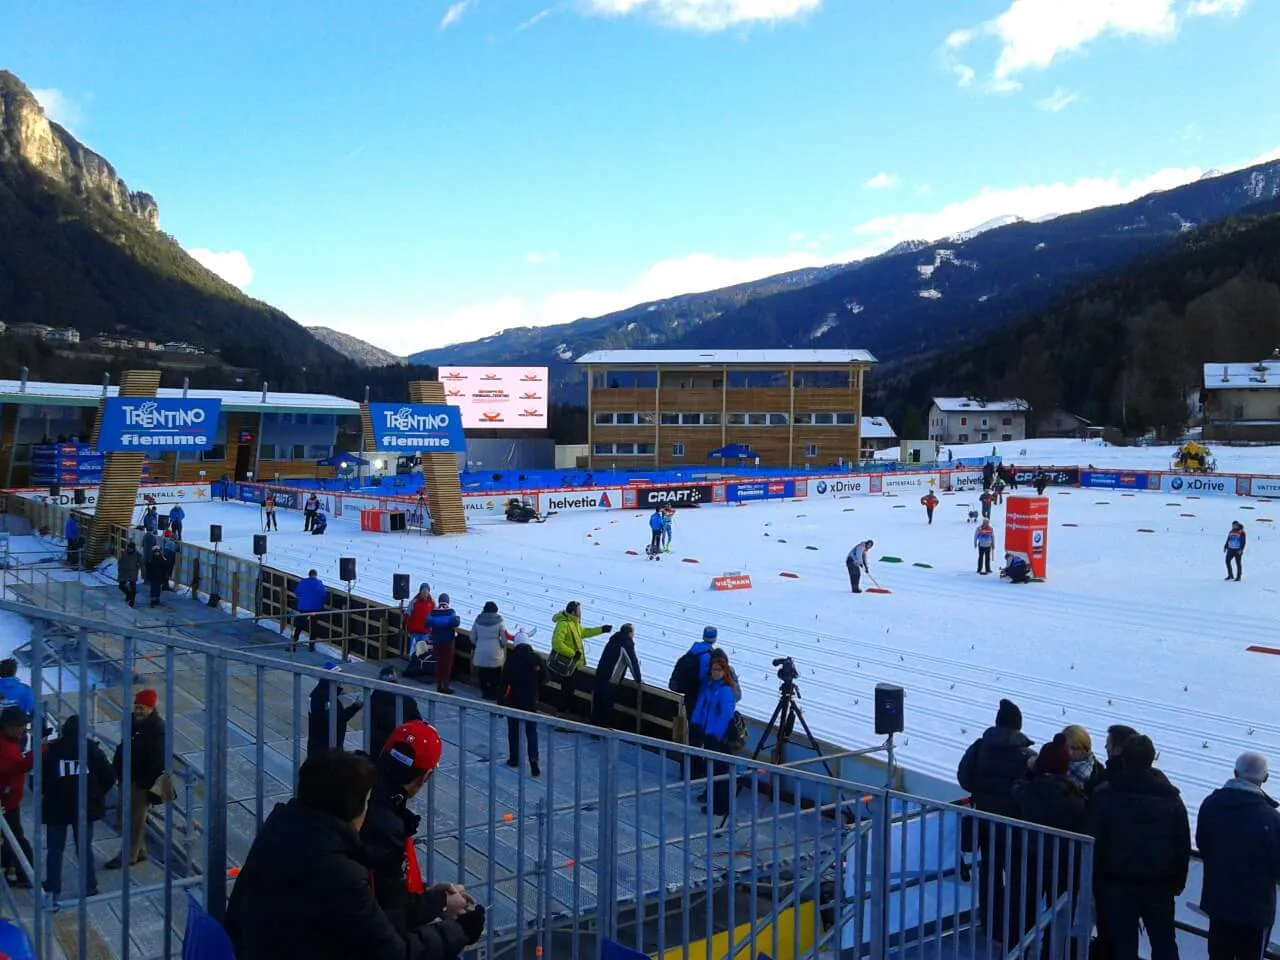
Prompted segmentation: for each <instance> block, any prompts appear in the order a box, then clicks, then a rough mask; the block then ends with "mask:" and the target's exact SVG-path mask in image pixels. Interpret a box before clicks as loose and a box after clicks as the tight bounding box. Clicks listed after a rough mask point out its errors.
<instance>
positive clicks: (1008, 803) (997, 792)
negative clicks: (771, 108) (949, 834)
mask: <svg viewBox="0 0 1280 960" xmlns="http://www.w3.org/2000/svg"><path fill="white" fill-rule="evenodd" d="M1034 756H1035V753H1034V751H1033V750H1032V749H1031V740H1029V739H1028V738H1027V736H1026V735H1025V734H1023V732H1022V711H1021V710H1019V709H1018V705H1017V704H1016V703H1014V702H1013V701H1012V700H1001V701H1000V708H999V710H998V711H997V712H996V725H995V726H994V727H988V728H987V729H986V731H985V732H984V733H983V734H982V736H981V737H979V738H978V739H977V740H975V741H974V742H973V743H972V744H971V745H970V746H969V749H968V750H966V751H965V752H964V756H963V757H962V758H961V759H960V766H959V767H958V768H957V769H956V780H957V782H958V783H959V784H960V786H961V787H962V788H963V789H965V790H968V791H969V794H970V795H971V796H972V797H973V805H974V807H976V808H977V809H978V810H981V811H983V812H984V813H995V814H999V815H1000V816H1002V817H1016V816H1017V815H1018V807H1017V804H1016V803H1015V802H1014V799H1013V787H1014V784H1016V783H1018V782H1020V781H1022V780H1026V779H1027V777H1028V776H1029V774H1030V769H1031V761H1032V758H1033V757H1034ZM972 830H973V828H972V827H968V828H966V832H965V836H964V837H962V838H961V839H962V843H966V844H970V845H971V844H973V842H974V841H975V840H976V842H977V850H976V852H977V853H978V899H979V906H980V909H981V913H982V923H983V925H984V926H985V927H986V930H987V932H988V935H989V936H990V937H992V938H993V939H995V940H998V941H1000V942H1001V943H1007V942H1009V938H1008V935H1009V933H1010V932H1016V931H1010V930H1007V929H1006V924H1005V918H1006V915H1008V916H1010V917H1016V916H1018V915H1019V911H1018V910H1017V909H1014V910H1011V911H1006V909H1005V900H1006V891H1008V895H1010V896H1011V895H1013V893H1014V891H1016V890H1018V889H1020V886H1021V883H1020V881H1021V874H1020V872H1018V871H1017V868H1018V866H1019V865H1018V864H1017V863H1015V864H1014V868H1015V869H1014V870H1013V871H1010V875H1009V876H1007V877H1006V876H1005V862H1006V859H1007V854H1008V851H1009V839H1010V837H1011V836H1012V831H1011V829H1010V828H1006V827H1002V826H996V827H988V824H987V823H986V821H979V823H978V826H977V831H976V832H977V836H976V838H975V837H973V836H972ZM969 849H970V850H971V851H972V847H971V846H970V848H969ZM1015 872H1017V873H1018V875H1016V876H1015V875H1014V873H1015Z"/></svg>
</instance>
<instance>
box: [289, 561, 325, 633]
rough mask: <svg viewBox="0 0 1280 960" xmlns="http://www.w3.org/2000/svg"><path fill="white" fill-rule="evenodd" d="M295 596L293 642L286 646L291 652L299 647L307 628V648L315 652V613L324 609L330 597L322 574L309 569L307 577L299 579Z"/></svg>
mask: <svg viewBox="0 0 1280 960" xmlns="http://www.w3.org/2000/svg"><path fill="white" fill-rule="evenodd" d="M293 593H294V596H295V597H296V598H297V599H296V602H297V607H296V608H295V610H296V612H295V613H294V615H293V642H292V643H290V644H289V646H288V647H287V648H286V649H287V650H288V652H289V653H292V652H293V651H294V650H297V649H298V640H299V639H300V638H301V637H302V628H303V626H304V625H305V626H306V628H307V637H308V643H307V649H308V650H310V651H312V652H314V651H315V649H316V617H315V615H316V614H317V613H319V612H320V611H321V610H323V609H324V605H325V601H326V600H328V599H329V591H328V590H326V589H325V585H324V581H322V580H321V579H320V575H319V574H318V573H316V571H314V570H308V571H307V575H306V577H304V578H303V579H301V580H299V581H298V585H297V586H296V587H294V590H293Z"/></svg>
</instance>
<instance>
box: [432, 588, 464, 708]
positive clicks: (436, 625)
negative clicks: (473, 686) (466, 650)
mask: <svg viewBox="0 0 1280 960" xmlns="http://www.w3.org/2000/svg"><path fill="white" fill-rule="evenodd" d="M461 624H462V620H461V619H459V617H458V614H457V611H455V610H454V609H453V607H451V606H450V605H449V595H448V594H447V593H442V594H440V601H439V602H438V603H437V604H436V608H435V609H434V610H432V611H431V614H430V615H429V616H428V617H427V631H428V632H429V633H430V634H431V652H432V654H433V655H434V656H435V661H436V692H437V693H453V687H452V686H451V685H450V684H451V681H452V680H453V654H454V651H455V650H456V649H457V639H458V627H459V626H461Z"/></svg>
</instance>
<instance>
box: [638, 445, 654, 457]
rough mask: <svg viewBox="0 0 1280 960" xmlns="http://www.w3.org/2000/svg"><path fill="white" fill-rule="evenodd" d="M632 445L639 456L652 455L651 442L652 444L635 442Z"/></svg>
mask: <svg viewBox="0 0 1280 960" xmlns="http://www.w3.org/2000/svg"><path fill="white" fill-rule="evenodd" d="M634 446H635V448H636V456H640V457H652V456H653V444H652V443H637V444H635V445H634Z"/></svg>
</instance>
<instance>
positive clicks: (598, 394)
mask: <svg viewBox="0 0 1280 960" xmlns="http://www.w3.org/2000/svg"><path fill="white" fill-rule="evenodd" d="M577 362H578V363H579V364H581V365H582V366H584V367H586V371H587V382H588V391H587V407H588V417H587V422H588V434H587V439H588V450H589V460H590V466H591V467H593V468H607V467H617V468H619V469H626V468H628V467H630V468H652V467H673V466H686V465H699V464H714V465H720V464H721V463H723V464H724V465H725V466H729V465H736V464H737V463H738V462H739V461H738V460H737V459H736V458H728V459H725V460H723V461H721V460H720V459H719V458H715V457H712V456H711V454H712V452H713V451H715V450H720V449H723V448H725V447H734V446H736V447H746V448H749V449H750V451H751V453H752V457H751V458H750V459H751V462H753V463H754V460H755V458H756V457H758V458H759V462H760V465H761V466H771V467H820V466H826V465H828V464H833V463H849V462H857V460H858V458H859V454H860V452H861V428H862V393H863V387H864V380H865V377H866V373H867V370H868V369H869V368H870V366H871V365H872V364H873V363H875V362H876V359H875V357H873V356H872V355H871V354H870V353H868V352H867V351H866V350H600V351H596V352H593V353H588V354H585V355H583V356H582V357H579V358H578V360H577Z"/></svg>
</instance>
